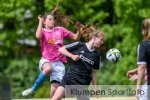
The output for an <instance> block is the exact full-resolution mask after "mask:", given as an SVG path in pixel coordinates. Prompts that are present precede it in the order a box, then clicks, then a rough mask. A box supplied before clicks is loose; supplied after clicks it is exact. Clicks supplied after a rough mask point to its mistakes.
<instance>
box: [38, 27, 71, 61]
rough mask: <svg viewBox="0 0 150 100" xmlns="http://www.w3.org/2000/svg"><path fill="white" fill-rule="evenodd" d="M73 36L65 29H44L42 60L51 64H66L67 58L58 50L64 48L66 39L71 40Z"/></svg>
mask: <svg viewBox="0 0 150 100" xmlns="http://www.w3.org/2000/svg"><path fill="white" fill-rule="evenodd" d="M73 34H74V33H72V32H70V31H68V30H67V29H65V28H63V27H54V28H53V29H52V30H47V29H42V37H41V40H40V44H41V50H42V58H44V59H47V60H49V61H51V62H54V61H57V60H59V61H62V62H65V63H66V62H67V60H66V57H65V56H64V55H62V54H60V53H59V52H58V49H59V48H61V47H62V46H63V41H64V38H70V37H72V36H73Z"/></svg>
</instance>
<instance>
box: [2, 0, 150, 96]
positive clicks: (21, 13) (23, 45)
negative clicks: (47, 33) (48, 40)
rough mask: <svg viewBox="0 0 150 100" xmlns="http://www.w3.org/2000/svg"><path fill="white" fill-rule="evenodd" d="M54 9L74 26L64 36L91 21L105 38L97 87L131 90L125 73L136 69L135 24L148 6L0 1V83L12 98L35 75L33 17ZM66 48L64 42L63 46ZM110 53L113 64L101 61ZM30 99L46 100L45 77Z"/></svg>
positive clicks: (85, 0)
mask: <svg viewBox="0 0 150 100" xmlns="http://www.w3.org/2000/svg"><path fill="white" fill-rule="evenodd" d="M57 4H58V5H59V8H60V9H61V10H62V11H63V12H64V13H65V14H66V15H68V16H70V17H71V18H72V20H73V21H74V23H73V24H70V26H69V27H67V29H68V30H71V31H73V32H76V30H75V27H74V26H75V22H76V21H79V22H81V23H83V24H86V23H88V22H89V21H91V22H92V23H99V24H98V26H99V27H100V29H101V30H102V31H103V32H104V33H105V34H106V37H107V38H106V41H105V42H104V45H103V46H102V48H101V49H100V51H101V53H102V63H101V67H100V70H99V71H98V84H99V85H127V84H136V82H131V81H129V79H128V77H127V76H126V72H127V71H128V70H130V69H133V68H136V67H137V65H136V61H137V46H138V43H139V42H140V41H142V36H141V23H142V20H143V19H145V18H150V1H149V0H55V1H54V0H0V19H1V20H0V81H6V82H9V83H10V85H11V91H12V98H23V97H22V96H21V92H22V91H23V90H24V89H27V88H29V87H31V86H32V84H33V83H34V81H35V79H36V78H37V76H38V74H39V68H38V62H39V60H40V57H41V51H40V44H39V41H38V40H37V39H36V38H35V32H36V28H37V26H38V19H37V16H38V15H44V13H45V12H49V11H51V10H52V9H53V8H54V7H55V6H56V5H57ZM81 41H82V38H81ZM71 42H73V41H70V40H65V43H71ZM110 48H117V49H119V50H120V52H121V54H122V58H121V59H120V61H119V62H118V63H116V64H113V63H111V62H108V61H106V58H105V55H106V52H107V50H108V49H110ZM68 63H70V61H69V62H68ZM68 66H69V64H66V67H68ZM31 97H33V98H38V97H39V98H47V97H49V77H48V78H47V80H46V81H45V82H44V84H43V85H42V86H41V87H40V88H39V89H38V90H37V92H36V93H35V94H34V95H32V96H31Z"/></svg>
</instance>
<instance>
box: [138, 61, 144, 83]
mask: <svg viewBox="0 0 150 100" xmlns="http://www.w3.org/2000/svg"><path fill="white" fill-rule="evenodd" d="M145 67H146V64H139V65H138V70H137V72H138V79H137V85H141V84H142V80H143V78H144V75H145Z"/></svg>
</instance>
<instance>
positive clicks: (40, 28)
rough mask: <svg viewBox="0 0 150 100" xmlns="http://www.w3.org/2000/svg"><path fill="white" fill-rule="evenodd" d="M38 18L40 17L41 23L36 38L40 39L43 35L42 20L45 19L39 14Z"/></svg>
mask: <svg viewBox="0 0 150 100" xmlns="http://www.w3.org/2000/svg"><path fill="white" fill-rule="evenodd" d="M38 19H39V24H38V27H37V30H36V38H37V39H40V38H41V36H42V23H43V22H42V21H43V18H42V17H41V16H40V15H39V16H38Z"/></svg>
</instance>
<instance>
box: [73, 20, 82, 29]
mask: <svg viewBox="0 0 150 100" xmlns="http://www.w3.org/2000/svg"><path fill="white" fill-rule="evenodd" d="M75 27H76V29H77V30H80V29H81V28H82V27H83V25H82V24H81V23H80V22H76V26H75Z"/></svg>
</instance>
